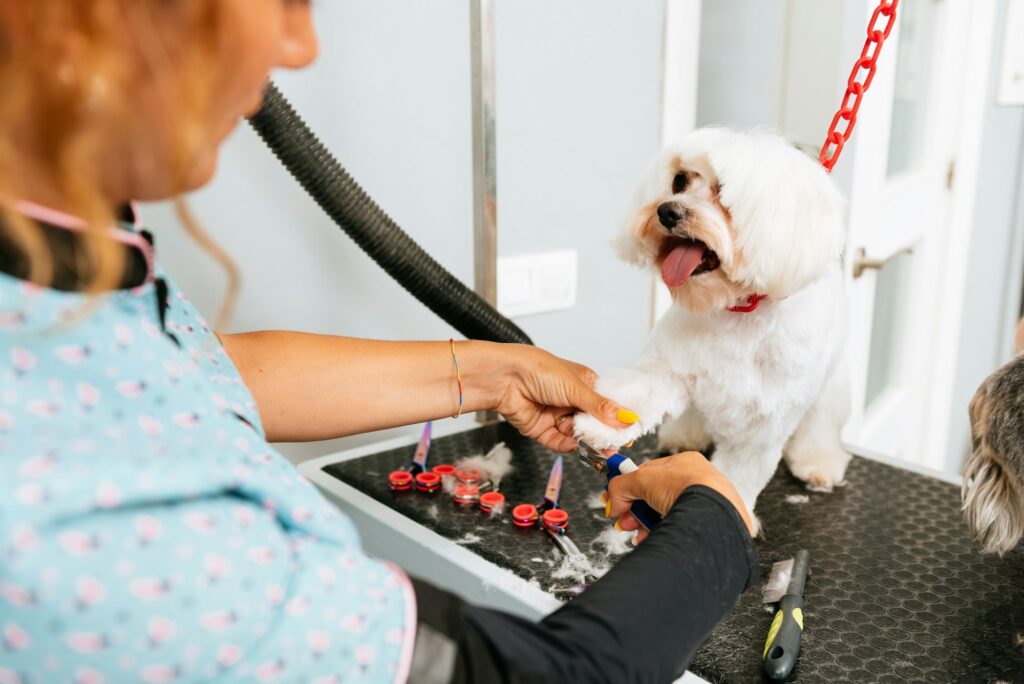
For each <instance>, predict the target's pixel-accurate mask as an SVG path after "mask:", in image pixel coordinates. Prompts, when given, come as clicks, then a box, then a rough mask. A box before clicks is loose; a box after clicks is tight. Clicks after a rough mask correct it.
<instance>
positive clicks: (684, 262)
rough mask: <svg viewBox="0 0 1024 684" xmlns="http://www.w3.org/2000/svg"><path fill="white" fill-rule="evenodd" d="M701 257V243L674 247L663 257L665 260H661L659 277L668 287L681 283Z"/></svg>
mask: <svg viewBox="0 0 1024 684" xmlns="http://www.w3.org/2000/svg"><path fill="white" fill-rule="evenodd" d="M703 258H704V247H703V246H702V245H682V246H679V247H676V248H675V249H673V250H672V251H671V252H669V255H668V256H667V257H665V261H663V262H661V279H662V280H663V281H665V284H666V285H668V286H669V287H675V286H676V285H682V284H683V283H685V282H686V280H687V279H688V278H689V277H690V276H691V275H692V274H693V272H694V271H696V270H697V267H698V266H700V262H701V259H703Z"/></svg>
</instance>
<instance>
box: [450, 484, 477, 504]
mask: <svg viewBox="0 0 1024 684" xmlns="http://www.w3.org/2000/svg"><path fill="white" fill-rule="evenodd" d="M479 500H480V486H479V485H475V484H460V485H458V486H456V487H455V491H454V492H453V493H452V501H454V502H455V503H457V504H459V505H460V506H472V505H474V504H475V503H476V502H477V501H479Z"/></svg>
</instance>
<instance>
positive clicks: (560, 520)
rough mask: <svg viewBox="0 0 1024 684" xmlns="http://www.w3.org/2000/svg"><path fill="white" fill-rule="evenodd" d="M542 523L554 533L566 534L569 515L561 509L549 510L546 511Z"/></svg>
mask: <svg viewBox="0 0 1024 684" xmlns="http://www.w3.org/2000/svg"><path fill="white" fill-rule="evenodd" d="M541 523H542V524H543V525H544V527H546V528H548V529H549V530H551V531H552V532H559V533H560V532H565V528H567V527H568V526H569V514H568V513H567V512H565V511H564V510H562V509H561V508H549V509H548V510H546V511H544V516H543V517H542V518H541Z"/></svg>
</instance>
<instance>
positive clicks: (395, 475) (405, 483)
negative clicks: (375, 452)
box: [388, 470, 413, 492]
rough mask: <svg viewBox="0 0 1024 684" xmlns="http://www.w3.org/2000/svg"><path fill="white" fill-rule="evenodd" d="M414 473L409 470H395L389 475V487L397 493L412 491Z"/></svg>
mask: <svg viewBox="0 0 1024 684" xmlns="http://www.w3.org/2000/svg"><path fill="white" fill-rule="evenodd" d="M412 481H413V477H412V473H410V472H409V471H408V470H393V471H391V472H390V473H389V474H388V486H389V487H391V489H392V490H394V491H396V492H404V491H406V490H409V489H412Z"/></svg>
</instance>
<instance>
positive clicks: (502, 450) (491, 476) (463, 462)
mask: <svg viewBox="0 0 1024 684" xmlns="http://www.w3.org/2000/svg"><path fill="white" fill-rule="evenodd" d="M455 467H456V468H473V469H475V470H479V471H480V477H481V479H482V480H484V481H486V480H490V481H491V482H492V483H493V484H494V488H495V489H498V487H499V486H500V485H501V479H502V478H503V477H505V476H506V475H508V474H509V473H510V472H512V450H511V449H509V448H508V447H507V446H505V443H504V442H498V443H497V444H495V445H494V447H493V448H492V449H491V450H490V451H488V452H487V453H486V454H484V455H483V456H468V457H466V458H462V459H459V460H458V461H456V462H455Z"/></svg>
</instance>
